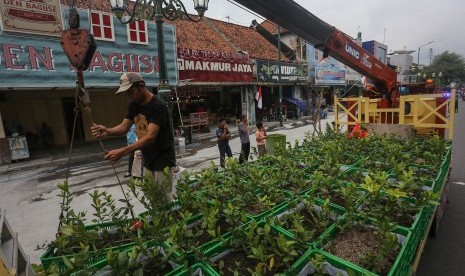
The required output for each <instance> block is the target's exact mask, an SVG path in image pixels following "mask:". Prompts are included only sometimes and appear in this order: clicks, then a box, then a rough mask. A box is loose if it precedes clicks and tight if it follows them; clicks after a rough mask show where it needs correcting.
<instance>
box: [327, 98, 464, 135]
mask: <svg viewBox="0 0 465 276" xmlns="http://www.w3.org/2000/svg"><path fill="white" fill-rule="evenodd" d="M455 94H456V90H455V89H452V91H451V93H450V98H448V99H446V100H445V101H444V102H442V103H439V104H436V103H437V99H438V98H443V97H444V96H443V95H442V94H424V95H407V96H401V97H400V100H399V107H398V108H379V107H378V103H379V101H380V100H381V99H370V98H366V97H358V98H338V97H336V96H334V105H335V126H336V129H338V127H339V125H346V126H351V125H355V124H360V123H362V122H364V123H385V124H405V125H413V127H414V128H415V129H417V130H419V129H428V128H440V129H448V130H449V135H448V139H449V140H452V138H453V134H454V116H455ZM443 114H445V115H443Z"/></svg>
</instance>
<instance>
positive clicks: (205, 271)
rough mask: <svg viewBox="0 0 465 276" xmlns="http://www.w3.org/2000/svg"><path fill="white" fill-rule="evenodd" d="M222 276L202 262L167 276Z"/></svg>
mask: <svg viewBox="0 0 465 276" xmlns="http://www.w3.org/2000/svg"><path fill="white" fill-rule="evenodd" d="M191 275H192V276H200V275H205V276H220V274H218V272H216V271H215V269H214V268H213V267H211V266H210V265H209V264H208V263H205V262H201V263H196V264H194V265H191V266H189V267H187V268H186V267H179V268H177V269H175V270H173V271H171V272H170V273H168V274H166V276H191Z"/></svg>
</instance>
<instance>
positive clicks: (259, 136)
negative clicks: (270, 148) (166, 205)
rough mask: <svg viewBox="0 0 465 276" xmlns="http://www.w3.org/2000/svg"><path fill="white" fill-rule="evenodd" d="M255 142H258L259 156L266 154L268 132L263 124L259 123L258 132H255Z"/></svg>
mask: <svg viewBox="0 0 465 276" xmlns="http://www.w3.org/2000/svg"><path fill="white" fill-rule="evenodd" d="M255 140H257V148H258V156H263V155H265V154H266V131H265V128H264V127H263V123H262V122H258V123H257V131H256V132H255Z"/></svg>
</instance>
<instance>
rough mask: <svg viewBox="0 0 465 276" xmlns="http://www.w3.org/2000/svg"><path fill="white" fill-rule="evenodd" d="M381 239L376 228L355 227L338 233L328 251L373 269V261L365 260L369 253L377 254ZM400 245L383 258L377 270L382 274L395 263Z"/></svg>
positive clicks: (385, 273)
mask: <svg viewBox="0 0 465 276" xmlns="http://www.w3.org/2000/svg"><path fill="white" fill-rule="evenodd" d="M381 243H382V241H381V239H380V238H379V237H378V236H377V235H376V234H375V230H374V229H370V228H364V227H354V228H352V229H350V230H348V231H346V232H344V233H340V234H338V235H337V236H336V237H335V238H334V239H333V240H332V241H331V243H330V246H329V248H328V252H329V253H331V254H333V255H335V256H338V257H339V258H342V259H344V260H347V261H349V262H351V263H354V264H356V265H358V266H360V267H363V268H366V269H369V270H373V267H372V266H373V265H374V264H373V263H371V262H370V263H368V262H369V261H366V260H364V258H363V256H366V255H367V254H376V253H377V252H378V250H379V248H380V246H381ZM399 252H400V247H397V248H395V249H393V250H391V251H390V252H389V253H388V256H387V258H385V259H384V260H382V261H381V262H380V264H379V267H377V268H376V269H375V270H377V271H376V272H379V274H380V275H387V274H388V273H389V270H390V269H391V267H392V265H393V264H394V262H395V260H396V258H397V255H398V254H399Z"/></svg>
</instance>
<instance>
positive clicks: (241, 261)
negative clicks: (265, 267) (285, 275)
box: [214, 251, 279, 276]
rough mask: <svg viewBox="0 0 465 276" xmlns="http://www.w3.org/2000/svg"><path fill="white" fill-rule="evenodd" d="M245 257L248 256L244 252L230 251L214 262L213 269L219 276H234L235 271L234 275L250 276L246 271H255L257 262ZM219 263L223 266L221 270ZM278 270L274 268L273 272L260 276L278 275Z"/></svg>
mask: <svg viewBox="0 0 465 276" xmlns="http://www.w3.org/2000/svg"><path fill="white" fill-rule="evenodd" d="M247 255H248V254H247V253H246V252H244V251H231V252H230V253H228V254H227V255H226V256H224V257H222V258H220V259H218V260H217V261H215V263H214V266H215V269H216V270H218V271H220V272H221V273H220V274H221V275H225V276H233V275H235V274H234V272H235V271H236V272H237V273H238V274H236V275H250V274H251V273H250V272H249V271H248V269H250V270H252V271H255V268H256V267H257V265H258V263H259V261H258V260H257V259H251V258H247ZM220 262H223V265H224V266H223V268H222V269H220V268H219V266H220V265H219V264H220ZM278 269H279V268H277V269H276V267H275V269H273V271H267V272H266V273H264V274H260V275H263V276H272V275H275V274H276V273H279V271H277V270H278Z"/></svg>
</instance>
